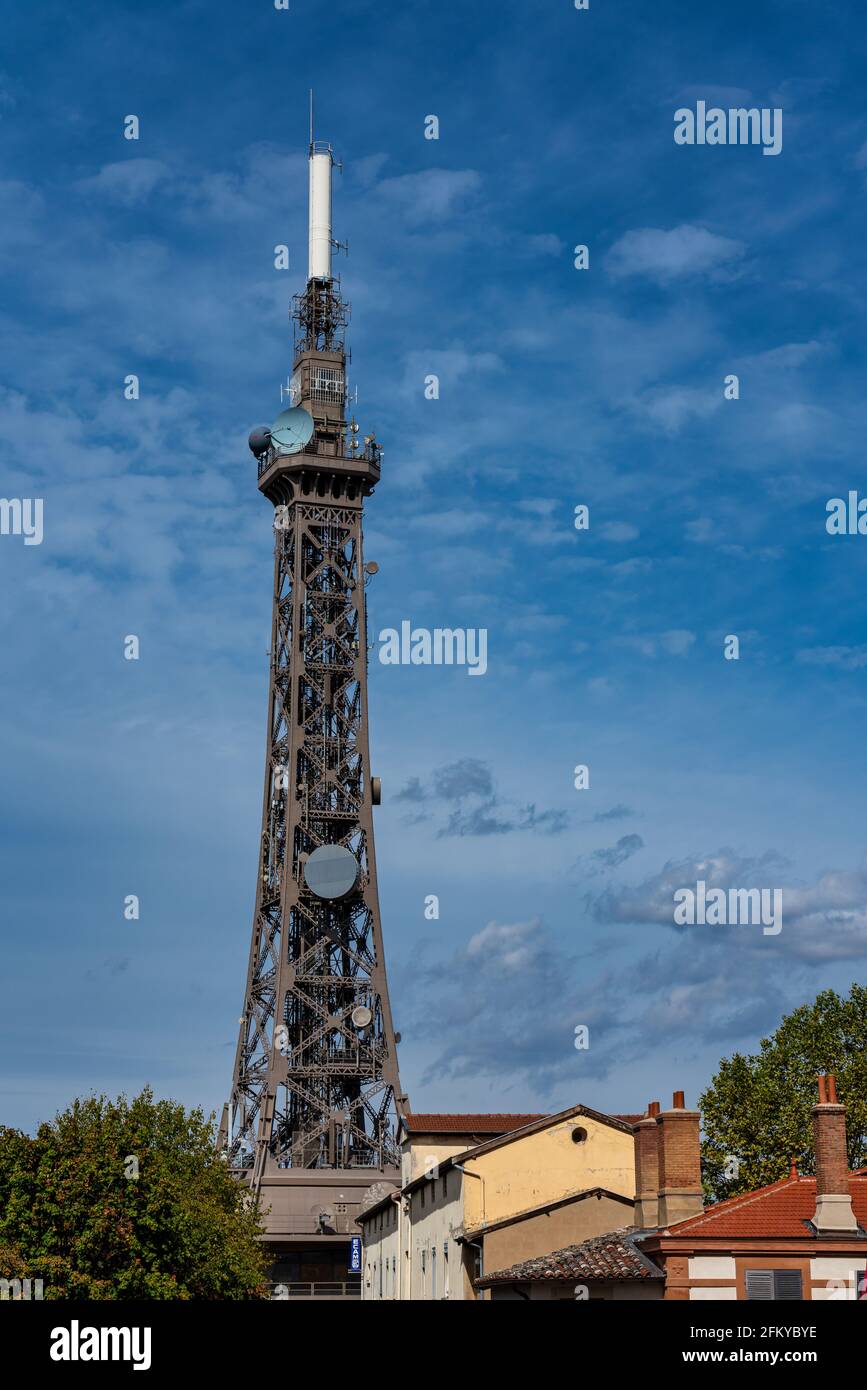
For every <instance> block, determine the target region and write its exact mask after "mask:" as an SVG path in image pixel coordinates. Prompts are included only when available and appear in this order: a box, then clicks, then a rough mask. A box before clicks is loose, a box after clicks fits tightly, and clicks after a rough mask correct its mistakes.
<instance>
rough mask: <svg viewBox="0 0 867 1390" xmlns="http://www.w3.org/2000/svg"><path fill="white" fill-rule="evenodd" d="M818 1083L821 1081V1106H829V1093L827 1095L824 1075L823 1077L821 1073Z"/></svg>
mask: <svg viewBox="0 0 867 1390" xmlns="http://www.w3.org/2000/svg"><path fill="white" fill-rule="evenodd" d="M818 1081H819V1104H820V1105H827V1104H828V1093H827V1090H826V1088H825V1077H824V1075H822V1074H821V1073H820V1075H819V1077H818Z"/></svg>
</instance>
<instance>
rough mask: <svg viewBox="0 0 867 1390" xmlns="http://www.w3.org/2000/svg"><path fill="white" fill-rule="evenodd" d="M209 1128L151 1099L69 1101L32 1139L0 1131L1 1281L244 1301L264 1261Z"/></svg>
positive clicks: (255, 1224) (252, 1213) (255, 1290)
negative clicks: (25, 1280) (37, 1281)
mask: <svg viewBox="0 0 867 1390" xmlns="http://www.w3.org/2000/svg"><path fill="white" fill-rule="evenodd" d="M260 1230H261V1225H260V1221H259V1217H258V1214H257V1212H256V1210H255V1207H254V1206H252V1205H251V1204H250V1202H249V1200H248V1196H247V1193H246V1190H245V1189H244V1188H243V1187H242V1186H241V1185H240V1184H239V1183H238V1182H237V1181H236V1179H235V1178H233V1177H232V1174H231V1173H230V1171H229V1169H228V1168H227V1166H226V1164H225V1163H224V1161H223V1160H222V1159H221V1158H220V1157H219V1155H218V1154H217V1153H216V1152H215V1149H214V1130H213V1120H212V1119H211V1120H208V1119H206V1117H205V1116H204V1114H203V1113H202V1111H201V1110H193V1111H190V1112H187V1111H185V1110H184V1107H183V1106H182V1105H176V1104H175V1103H174V1102H173V1101H167V1100H161V1101H155V1100H154V1098H153V1094H152V1092H151V1091H150V1090H149V1089H145V1090H144V1091H142V1093H141V1095H140V1096H136V1097H135V1098H134V1099H133V1100H132V1101H128V1100H127V1099H126V1097H125V1096H121V1097H120V1098H119V1099H118V1100H116V1101H111V1100H108V1099H106V1097H105V1096H100V1097H90V1098H89V1099H86V1100H76V1101H73V1103H72V1105H71V1106H70V1107H69V1109H67V1110H65V1111H63V1113H62V1114H59V1115H58V1116H57V1117H56V1118H55V1119H54V1121H53V1122H52V1123H51V1124H43V1125H40V1127H39V1130H38V1132H37V1134H36V1136H35V1138H31V1137H30V1136H28V1135H26V1134H22V1133H20V1132H19V1131H18V1130H13V1129H5V1128H0V1277H3V1278H16V1277H17V1278H27V1277H30V1278H33V1279H38V1278H41V1279H42V1280H43V1283H44V1297H45V1298H46V1299H49V1298H53V1299H60V1298H73V1299H135V1298H145V1299H149V1298H158V1299H169V1298H177V1299H194V1298H196V1299H248V1298H257V1297H262V1296H264V1295H265V1293H266V1286H265V1265H266V1255H265V1252H264V1250H263V1247H262V1245H261V1242H260V1241H259V1240H258V1239H257V1236H258V1234H259V1232H260Z"/></svg>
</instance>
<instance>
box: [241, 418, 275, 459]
mask: <svg viewBox="0 0 867 1390" xmlns="http://www.w3.org/2000/svg"><path fill="white" fill-rule="evenodd" d="M247 443H248V444H249V446H250V453H251V454H255V455H256V458H257V459H258V458H261V457H262V455H263V454H266V453H267V452H268V450H269V448H270V447H271V431H270V430H269V428H268V426H267V425H257V426H256V428H255V429H254V430H251V431H250V438H249V439H248V440H247Z"/></svg>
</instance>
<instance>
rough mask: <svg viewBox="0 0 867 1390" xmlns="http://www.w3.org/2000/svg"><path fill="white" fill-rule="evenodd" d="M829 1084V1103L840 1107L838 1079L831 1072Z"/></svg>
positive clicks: (828, 1079)
mask: <svg viewBox="0 0 867 1390" xmlns="http://www.w3.org/2000/svg"><path fill="white" fill-rule="evenodd" d="M826 1080H827V1083H828V1102H829V1104H830V1105H839V1101H838V1100H837V1078H836V1076H835V1075H834V1073H833V1072H832V1071H831V1072H829V1073H828V1076H827V1078H826Z"/></svg>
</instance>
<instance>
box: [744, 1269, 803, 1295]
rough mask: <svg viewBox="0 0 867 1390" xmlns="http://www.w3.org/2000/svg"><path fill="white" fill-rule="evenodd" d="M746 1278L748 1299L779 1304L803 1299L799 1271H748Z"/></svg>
mask: <svg viewBox="0 0 867 1390" xmlns="http://www.w3.org/2000/svg"><path fill="white" fill-rule="evenodd" d="M746 1276H747V1278H746V1284H747V1298H748V1299H771V1300H773V1301H774V1302H776V1303H780V1302H791V1301H795V1300H799V1299H802V1298H803V1297H804V1294H803V1290H802V1288H801V1271H800V1270H799V1269H748V1270H747V1271H746Z"/></svg>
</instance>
